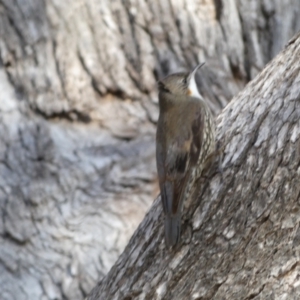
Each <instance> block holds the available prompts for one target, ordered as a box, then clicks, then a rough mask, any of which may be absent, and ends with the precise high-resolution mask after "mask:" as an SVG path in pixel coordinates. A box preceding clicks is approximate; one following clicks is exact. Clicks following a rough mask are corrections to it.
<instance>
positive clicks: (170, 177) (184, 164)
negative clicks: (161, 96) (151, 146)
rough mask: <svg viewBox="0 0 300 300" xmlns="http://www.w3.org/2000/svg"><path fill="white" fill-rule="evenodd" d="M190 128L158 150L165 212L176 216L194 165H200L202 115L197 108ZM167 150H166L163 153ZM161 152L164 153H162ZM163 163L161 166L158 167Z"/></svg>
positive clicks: (180, 132) (179, 133)
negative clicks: (198, 162)
mask: <svg viewBox="0 0 300 300" xmlns="http://www.w3.org/2000/svg"><path fill="white" fill-rule="evenodd" d="M190 126H191V127H190V128H187V130H186V131H185V132H184V133H182V131H180V130H179V131H178V136H176V137H174V139H173V140H172V141H171V142H170V144H169V145H168V144H166V145H165V147H162V148H164V149H165V152H164V151H163V149H160V151H159V149H158V151H157V156H160V158H159V157H157V162H158V170H159V169H161V170H159V171H158V172H159V173H160V174H159V179H160V188H161V196H162V203H163V207H164V212H165V214H166V215H176V214H178V213H179V210H180V208H181V204H182V203H181V200H182V198H183V197H182V193H184V190H185V187H186V184H187V182H188V180H189V177H190V172H191V169H192V167H194V166H195V165H196V164H197V161H198V157H199V154H200V150H201V145H202V139H203V116H202V114H201V109H199V110H198V111H196V113H195V115H194V119H193V122H191V125H190ZM158 148H159V146H158ZM163 152H164V153H163ZM160 153H161V155H160ZM159 165H160V167H159Z"/></svg>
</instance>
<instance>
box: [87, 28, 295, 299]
mask: <svg viewBox="0 0 300 300" xmlns="http://www.w3.org/2000/svg"><path fill="white" fill-rule="evenodd" d="M299 58H300V34H298V36H297V37H295V38H294V39H293V40H292V41H291V42H290V44H289V45H288V47H287V48H286V49H285V50H284V51H283V52H282V53H280V54H279V55H278V56H277V57H276V58H275V59H274V60H273V61H272V62H271V63H270V64H268V66H267V67H266V68H265V69H264V70H263V71H262V72H261V73H260V74H259V75H258V76H257V77H256V78H255V79H254V80H253V81H251V82H250V83H249V84H248V85H247V87H246V88H245V89H244V90H243V91H242V92H241V93H240V94H239V95H238V96H236V97H235V98H234V99H233V100H232V101H231V103H230V104H228V105H227V107H226V108H225V109H224V110H223V112H222V113H221V114H220V116H219V117H218V127H217V131H218V134H217V135H218V141H219V142H220V144H221V145H222V147H224V152H223V155H222V169H223V174H221V173H216V174H214V175H212V176H209V177H208V178H207V179H203V180H202V181H200V182H199V183H198V185H197V186H196V187H195V192H194V195H195V197H194V201H192V202H191V203H190V205H189V206H188V207H186V209H185V219H186V220H185V222H184V226H183V230H182V235H183V240H182V244H181V245H180V247H178V248H177V249H173V250H166V247H165V243H164V238H163V235H164V234H163V216H162V209H161V204H160V203H159V202H160V199H157V200H156V202H155V203H154V205H153V207H152V208H151V210H150V211H149V213H148V214H147V216H146V217H145V219H144V220H143V222H142V223H141V224H140V226H139V227H138V229H137V230H136V232H135V234H134V235H133V237H132V239H131V240H130V242H129V244H128V246H127V247H126V249H125V251H124V252H123V254H122V255H121V256H120V257H119V259H118V261H117V262H116V264H115V265H114V267H112V269H111V271H110V272H109V273H108V275H107V276H106V277H105V278H104V279H103V280H102V281H101V282H100V283H99V285H98V286H97V287H95V288H94V290H93V291H92V293H91V295H90V296H89V297H88V299H89V300H96V299H124V300H125V299H198V300H200V299H214V300H217V299H218V300H221V299H231V300H235V299H236V300H241V299H243V300H250V299H256V300H257V299H299V298H300V285H299V272H300V255H299V253H300V229H299V224H300V209H299V200H300V196H299V195H300V152H299V149H300V59H299Z"/></svg>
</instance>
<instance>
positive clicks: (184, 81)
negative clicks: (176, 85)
mask: <svg viewBox="0 0 300 300" xmlns="http://www.w3.org/2000/svg"><path fill="white" fill-rule="evenodd" d="M182 83H183V84H184V85H187V78H186V77H184V78H183V79H182Z"/></svg>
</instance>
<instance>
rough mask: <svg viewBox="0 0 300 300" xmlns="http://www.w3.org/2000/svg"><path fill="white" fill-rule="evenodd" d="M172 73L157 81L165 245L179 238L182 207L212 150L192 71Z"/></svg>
mask: <svg viewBox="0 0 300 300" xmlns="http://www.w3.org/2000/svg"><path fill="white" fill-rule="evenodd" d="M202 65H203V64H201V65H198V66H197V67H196V68H195V69H194V70H193V71H191V72H189V73H175V74H171V75H169V76H167V77H165V78H164V79H162V80H160V81H159V82H158V88H159V110H160V113H159V118H158V124H157V133H156V163H157V172H158V177H159V186H160V192H161V199H162V204H163V210H164V214H165V240H166V245H167V247H172V246H175V245H176V244H177V243H178V242H179V239H180V225H181V212H182V206H183V203H184V201H185V200H186V199H188V198H189V196H190V194H191V188H192V186H193V184H194V183H195V181H196V180H197V179H198V178H199V177H200V176H201V173H202V171H203V169H205V168H206V167H207V166H206V163H207V162H208V160H209V159H208V158H210V157H212V156H213V155H214V153H215V125H214V120H213V116H212V114H211V111H210V109H209V107H208V105H207V104H206V103H205V101H204V99H203V98H202V96H201V95H200V93H199V91H198V88H197V84H196V80H195V74H196V72H197V70H198V69H199V68H200V67H201V66H202Z"/></svg>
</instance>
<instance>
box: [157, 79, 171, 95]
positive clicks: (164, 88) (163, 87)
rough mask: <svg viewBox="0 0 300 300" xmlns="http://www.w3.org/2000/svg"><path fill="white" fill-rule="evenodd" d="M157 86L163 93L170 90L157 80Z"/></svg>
mask: <svg viewBox="0 0 300 300" xmlns="http://www.w3.org/2000/svg"><path fill="white" fill-rule="evenodd" d="M158 88H159V90H160V91H162V92H165V93H170V90H169V89H167V88H166V86H165V85H164V84H163V83H162V82H160V81H159V82H158Z"/></svg>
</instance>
